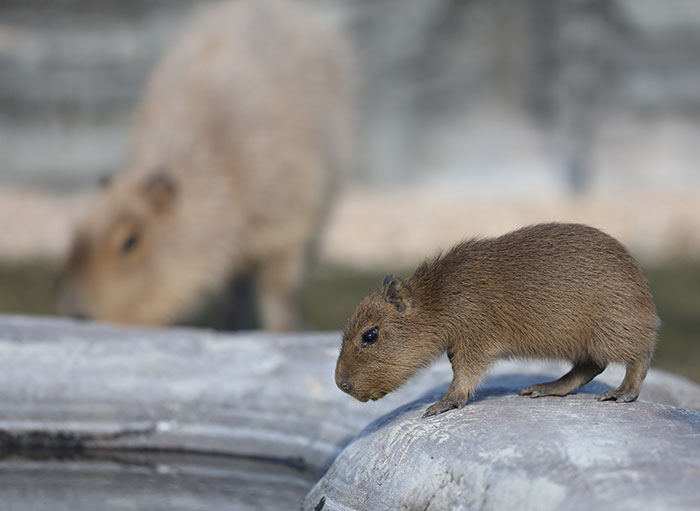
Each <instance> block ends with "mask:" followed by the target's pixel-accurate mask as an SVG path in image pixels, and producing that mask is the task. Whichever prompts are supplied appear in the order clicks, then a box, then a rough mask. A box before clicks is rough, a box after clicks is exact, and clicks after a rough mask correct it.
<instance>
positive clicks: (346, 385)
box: [338, 380, 352, 394]
mask: <svg viewBox="0 0 700 511" xmlns="http://www.w3.org/2000/svg"><path fill="white" fill-rule="evenodd" d="M338 387H339V388H340V390H342V391H343V392H347V393H348V394H350V393H351V392H352V385H351V384H350V382H349V381H348V380H342V381H339V382H338Z"/></svg>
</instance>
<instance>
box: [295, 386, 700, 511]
mask: <svg viewBox="0 0 700 511" xmlns="http://www.w3.org/2000/svg"><path fill="white" fill-rule="evenodd" d="M506 380H507V379H506ZM508 383H509V382H508V381H501V384H502V385H496V386H493V387H492V386H491V385H486V386H485V387H484V389H483V390H482V392H481V394H480V395H478V396H477V399H476V400H475V401H474V402H472V403H470V404H469V405H467V406H466V407H465V408H463V409H461V410H458V411H453V412H448V413H445V414H442V415H439V416H437V417H432V418H429V419H421V414H422V413H423V410H424V408H425V406H426V405H427V404H428V403H429V402H430V401H431V400H432V399H436V398H438V397H439V394H438V393H436V394H434V395H433V396H431V399H422V400H418V401H415V402H413V403H411V404H409V405H407V406H404V407H401V408H400V409H398V410H397V411H395V412H392V413H390V414H388V415H387V416H385V417H383V418H381V419H379V420H377V421H375V422H373V423H372V424H371V425H370V426H368V427H367V428H366V429H365V430H364V431H362V432H361V433H360V434H359V435H358V436H357V438H356V439H355V440H354V441H353V442H352V443H351V444H350V445H349V446H348V447H346V448H345V450H344V451H343V452H342V453H341V454H340V455H339V456H338V458H336V460H335V462H334V464H333V466H332V467H331V468H330V470H329V471H328V472H327V474H326V475H325V476H324V477H323V478H322V479H321V481H320V482H319V483H317V485H316V486H315V487H314V488H313V489H312V490H311V492H310V493H309V494H308V495H307V497H306V499H305V503H304V507H303V509H305V510H306V509H308V510H312V509H318V507H317V506H318V505H319V502H321V501H322V500H323V503H324V505H323V508H322V509H323V510H326V511H331V510H343V511H348V510H367V509H371V510H374V511H380V510H395V509H416V510H418V509H420V510H426V511H427V510H445V509H450V510H472V509H478V510H503V509H517V510H537V511H544V510H555V509H567V510H582V511H583V510H591V509H624V510H627V509H629V510H633V509H634V510H636V509H688V510H690V509H700V489H699V488H698V485H697V483H698V481H700V413H697V412H694V411H690V410H687V409H683V408H674V407H670V406H665V405H660V404H655V403H648V402H635V403H630V404H624V405H623V404H618V403H612V402H597V401H595V400H594V399H592V396H590V395H587V394H586V393H582V394H578V395H573V396H568V397H566V398H564V399H561V398H539V399H529V398H524V397H520V396H517V395H513V393H512V392H510V391H511V390H515V389H512V388H510V386H509V385H508Z"/></svg>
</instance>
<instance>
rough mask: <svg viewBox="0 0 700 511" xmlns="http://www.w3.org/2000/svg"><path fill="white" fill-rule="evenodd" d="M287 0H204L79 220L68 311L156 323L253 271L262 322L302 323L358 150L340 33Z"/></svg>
mask: <svg viewBox="0 0 700 511" xmlns="http://www.w3.org/2000/svg"><path fill="white" fill-rule="evenodd" d="M301 7H302V6H301V5H298V4H292V3H291V2H283V1H276V0H236V1H231V2H225V3H221V4H215V5H213V6H209V7H207V8H206V9H205V10H204V12H202V13H201V15H200V16H199V17H198V19H197V20H196V21H195V22H194V23H193V24H192V26H191V27H190V28H189V29H188V30H186V31H185V32H184V34H183V35H182V37H181V38H179V39H178V40H177V41H176V43H175V44H174V46H173V47H172V48H171V49H170V50H169V51H168V52H167V53H166V55H165V56H164V58H163V59H162V60H161V62H160V63H159V64H158V66H157V67H156V69H155V71H154V73H153V75H152V76H151V79H150V81H149V83H148V86H147V89H146V92H145V96H144V98H143V101H142V103H141V105H140V107H139V109H138V111H137V113H136V117H135V125H134V129H133V133H132V135H133V142H132V150H131V154H130V158H129V163H128V166H127V169H126V170H125V172H124V173H122V174H121V175H119V176H117V177H116V179H114V181H113V182H112V183H111V184H110V185H109V186H107V187H106V188H105V189H104V191H102V192H101V193H100V194H99V196H98V197H97V198H96V200H95V203H94V204H93V206H92V208H91V210H90V211H89V213H88V215H87V217H86V218H85V219H84V221H83V222H82V224H81V225H80V226H79V228H78V230H77V232H76V235H75V241H74V244H73V248H72V251H71V254H70V256H69V259H68V262H67V265H66V269H65V272H64V275H63V277H62V282H61V286H60V290H59V294H58V298H57V306H58V309H59V310H60V311H62V312H64V313H68V314H77V315H82V316H88V317H93V318H96V319H102V320H109V321H117V322H127V323H150V324H159V323H165V322H169V321H172V320H175V319H177V318H179V317H181V316H182V315H183V314H186V313H188V312H189V311H190V310H191V309H192V308H193V307H194V306H196V305H197V304H198V302H199V300H200V298H201V295H202V293H203V292H207V291H210V290H213V289H215V288H216V287H220V286H221V285H222V284H223V283H224V282H225V281H226V280H227V278H228V277H229V276H230V275H231V274H235V273H240V272H244V271H254V272H257V273H256V275H257V277H258V279H257V281H258V292H257V293H258V296H259V302H260V309H261V310H260V312H261V316H262V322H263V326H265V327H267V328H272V329H278V330H284V329H292V328H296V327H298V326H299V318H298V314H297V310H296V309H297V303H298V296H297V295H298V291H299V286H300V283H301V279H302V274H303V269H304V266H305V260H306V258H307V252H308V248H309V246H310V244H311V243H312V241H313V238H314V236H315V233H316V231H317V229H318V227H319V224H320V221H321V218H322V216H323V213H324V208H325V207H326V204H327V202H328V198H329V194H330V192H331V190H332V188H333V182H334V179H335V176H337V175H338V173H339V172H340V170H339V168H340V167H341V166H342V165H343V163H344V162H345V159H346V157H347V154H346V151H345V149H344V148H345V147H347V144H348V140H347V139H348V130H347V122H346V121H347V118H346V117H347V106H348V105H347V102H348V96H349V95H348V93H347V86H346V83H347V78H348V77H347V76H346V75H345V72H346V66H347V58H346V54H345V48H344V45H343V43H342V41H341V40H339V38H338V36H337V34H335V33H333V32H332V31H330V30H329V29H327V27H325V26H323V24H321V23H320V22H319V21H318V20H315V19H313V17H312V16H311V15H310V13H308V12H306V11H305V10H301Z"/></svg>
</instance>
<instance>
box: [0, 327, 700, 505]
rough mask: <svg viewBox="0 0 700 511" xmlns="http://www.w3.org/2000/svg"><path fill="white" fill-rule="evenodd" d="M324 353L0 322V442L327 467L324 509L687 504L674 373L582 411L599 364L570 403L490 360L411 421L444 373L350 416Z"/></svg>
mask: <svg viewBox="0 0 700 511" xmlns="http://www.w3.org/2000/svg"><path fill="white" fill-rule="evenodd" d="M339 346H340V336H339V334H338V333H324V334H309V333H303V334H288V335H274V334H269V333H264V332H258V333H241V334H237V335H231V334H219V333H214V332H210V331H205V330H188V329H146V328H123V327H115V326H108V325H100V324H94V323H78V322H74V321H70V320H65V319H48V318H29V317H19V316H2V315H0V447H3V446H5V447H7V446H8V445H10V446H15V447H16V446H18V445H19V446H26V445H36V444H38V445H40V446H47V445H48V446H62V447H69V448H75V447H77V448H80V449H81V450H82V451H83V452H85V453H91V452H95V450H96V449H100V450H102V452H105V451H104V449H107V450H108V451H106V452H112V450H114V449H133V448H137V449H138V448H144V449H148V450H149V451H150V450H164V451H188V452H192V453H209V454H223V455H240V456H248V457H254V458H262V459H268V460H282V461H287V462H288V463H290V464H292V465H294V466H301V467H305V468H307V469H308V470H310V471H312V472H315V473H316V474H317V475H318V477H320V476H321V475H322V474H323V473H324V472H326V470H328V468H329V466H331V464H333V465H332V467H331V468H330V470H328V472H327V473H326V475H325V476H324V478H323V479H322V480H321V481H320V482H319V483H318V484H317V486H316V487H315V488H314V489H313V490H312V492H311V493H310V494H309V496H308V497H307V499H306V503H305V506H306V508H308V509H313V508H314V507H315V506H316V505H317V504H318V502H319V500H320V499H321V498H322V497H325V498H326V501H325V502H326V503H325V507H324V509H372V510H378V509H395V508H401V505H404V504H405V505H406V506H407V508H408V509H413V508H414V507H416V506H418V508H419V509H423V508H425V507H426V506H428V507H427V509H446V508H447V509H449V505H450V503H455V507H454V508H455V509H471V508H474V507H477V508H478V507H479V506H481V505H482V504H483V507H484V509H495V508H499V507H505V506H507V505H509V504H513V503H514V502H516V501H518V502H519V504H518V505H514V506H513V509H534V508H537V509H542V508H546V507H547V506H549V507H550V508H557V507H560V508H571V509H579V508H580V509H585V508H589V507H593V506H594V505H597V504H600V505H601V506H610V507H614V505H613V500H612V499H617V500H616V502H618V505H617V507H618V508H625V509H626V508H629V509H637V508H638V507H639V506H638V504H639V503H640V502H643V503H644V504H645V506H644V507H645V508H659V507H663V506H662V504H663V505H666V504H668V506H667V507H673V506H676V508H682V507H683V506H689V505H690V504H693V505H696V504H698V505H700V502H699V498H698V492H697V490H695V488H693V487H691V484H693V483H694V482H695V481H697V480H700V469H699V465H698V463H700V462H698V459H700V456H698V455H699V454H700V445H698V444H699V443H700V424H699V420H700V419H698V415H699V414H698V413H696V412H693V411H690V410H686V409H682V408H674V407H685V408H692V409H695V410H700V387H699V386H698V385H695V384H693V383H691V382H689V381H687V380H684V379H683V378H679V377H677V376H673V375H670V374H668V373H664V372H662V371H653V370H652V371H650V373H649V376H648V377H647V380H646V381H645V384H644V387H643V389H642V394H641V397H640V400H639V401H638V402H636V403H632V404H624V405H623V404H617V403H599V402H597V401H595V400H594V399H593V394H596V393H599V392H602V391H603V390H605V389H607V388H612V387H615V386H617V384H618V383H619V382H620V380H621V379H622V374H623V370H622V369H621V368H614V367H613V368H609V369H608V370H606V371H605V372H604V373H603V374H602V375H600V376H599V377H598V378H596V379H595V380H594V381H593V382H591V383H590V384H588V385H587V386H585V387H583V388H582V389H581V390H580V391H579V392H578V393H577V394H575V395H573V396H567V397H565V398H540V399H537V400H532V399H529V398H524V397H520V396H517V395H516V394H517V391H518V390H519V389H520V388H522V387H524V386H526V385H530V384H532V383H537V382H540V381H544V380H546V379H551V378H556V377H559V376H561V375H562V374H563V373H564V372H565V370H566V366H565V365H564V364H542V363H515V362H501V363H499V364H497V365H496V366H495V367H494V368H493V370H492V371H491V373H490V375H489V377H488V378H487V380H486V382H485V384H484V385H483V387H482V388H481V389H480V390H479V393H478V394H477V400H476V401H475V402H473V403H470V404H469V405H468V406H467V407H466V408H464V409H463V410H460V411H457V412H451V413H448V414H445V415H441V416H438V417H436V418H431V419H427V420H423V419H420V418H419V417H420V415H421V414H422V412H423V409H424V408H425V407H427V406H428V404H429V403H430V402H432V401H434V400H436V399H438V398H439V397H440V395H441V393H443V392H444V391H445V390H446V388H447V384H448V383H449V381H450V378H451V375H452V373H451V369H450V367H449V364H447V362H446V360H444V359H442V360H440V361H439V362H437V363H436V364H434V365H433V366H432V367H430V368H429V369H428V370H426V371H424V372H423V373H421V374H419V375H418V376H417V377H416V378H414V379H413V380H411V381H410V382H409V383H408V384H407V385H405V386H404V387H403V388H401V389H399V390H398V391H396V392H394V393H392V394H390V395H388V396H386V397H385V398H383V399H382V400H380V401H378V402H374V403H360V402H358V401H355V400H353V399H352V398H351V397H349V396H347V395H345V394H343V393H342V392H340V391H339V390H338V389H337V388H336V387H335V383H334V375H333V372H334V367H335V361H336V358H337V355H338V350H339ZM405 403H411V404H409V405H404V406H403V407H401V405H403V404H405ZM667 405H673V407H672V406H667ZM392 410H393V411H392ZM375 420H376V421H375ZM372 421H375V422H372ZM371 422H372V424H371V425H370V426H369V427H366V426H367V424H369V423H371ZM365 427H366V429H364V430H363V428H365ZM353 439H354V440H353ZM351 442H352V443H351ZM348 444H350V445H348ZM345 446H348V447H347V448H346V449H345V450H343V448H344V447H345ZM341 450H343V451H342V454H340V456H338V454H339V453H340V452H341ZM337 456H338V457H337ZM336 457H337V459H336ZM334 460H335V462H334ZM295 484H296V483H295ZM693 499H694V500H693ZM343 506H345V507H343ZM420 506H422V507H420ZM460 506H461V507H460ZM576 506H578V507H576ZM696 507H697V506H696Z"/></svg>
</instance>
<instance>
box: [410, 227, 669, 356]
mask: <svg viewBox="0 0 700 511" xmlns="http://www.w3.org/2000/svg"><path fill="white" fill-rule="evenodd" d="M442 268H445V271H448V270H447V268H459V270H458V271H454V270H453V271H451V272H450V273H451V275H454V277H453V279H447V280H446V284H445V285H446V286H447V289H445V290H444V291H445V292H447V293H450V292H451V289H452V288H454V292H457V289H461V290H462V292H463V293H466V296H469V304H468V305H467V308H468V309H469V310H468V314H469V315H470V321H471V324H472V328H483V329H484V330H485V331H489V332H495V333H496V335H492V337H493V338H494V342H496V343H498V342H499V341H498V339H503V341H504V342H507V343H508V348H507V350H508V351H510V353H509V354H511V355H516V356H517V355H522V356H536V357H539V356H543V355H542V353H543V352H546V353H547V354H548V355H547V356H549V357H560V358H566V359H569V360H578V359H583V358H592V359H594V360H596V359H597V360H600V361H603V362H623V361H626V360H629V358H630V357H631V356H641V355H642V354H643V355H644V357H645V358H648V357H649V356H650V355H651V351H652V349H653V340H654V338H655V332H656V329H657V328H658V326H659V320H658V317H657V314H656V306H655V305H654V300H653V297H652V295H651V292H650V291H649V286H648V283H647V281H646V278H645V277H644V275H643V274H642V272H641V270H640V269H639V266H638V265H637V263H636V261H635V260H634V259H633V258H632V256H631V255H630V254H629V253H628V252H627V250H626V249H625V248H624V247H623V246H622V244H620V242H618V241H617V240H615V239H614V238H612V237H610V236H608V235H607V234H605V233H603V232H601V231H599V230H598V229H595V228H592V227H588V226H586V225H580V224H540V225H534V226H531V227H526V228H523V229H519V230H517V231H514V232H512V233H509V234H507V235H505V236H500V237H498V238H492V239H483V240H473V241H467V242H465V243H463V244H460V245H458V246H457V247H455V249H453V250H452V251H450V252H448V253H446V254H445V255H444V256H443V257H442V258H440V259H439V260H438V261H437V264H436V266H435V267H434V268H432V269H431V270H430V271H431V272H439V271H441V269H442ZM419 272H420V270H419ZM419 272H417V274H418V273H419ZM475 320H478V321H480V322H483V324H478V325H476V324H474V321H475ZM513 329H515V331H513ZM504 349H506V348H504Z"/></svg>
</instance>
